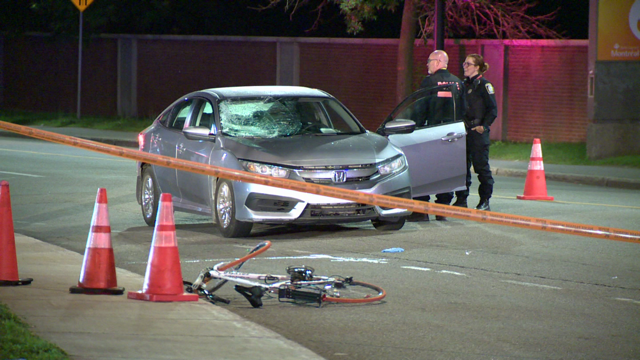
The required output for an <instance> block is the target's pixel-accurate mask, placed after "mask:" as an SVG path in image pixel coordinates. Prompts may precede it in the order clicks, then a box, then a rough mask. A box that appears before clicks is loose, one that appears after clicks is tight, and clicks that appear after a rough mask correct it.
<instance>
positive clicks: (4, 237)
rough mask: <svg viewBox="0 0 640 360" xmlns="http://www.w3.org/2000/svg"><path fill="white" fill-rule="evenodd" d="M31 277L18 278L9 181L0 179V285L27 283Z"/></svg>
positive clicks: (30, 280)
mask: <svg viewBox="0 0 640 360" xmlns="http://www.w3.org/2000/svg"><path fill="white" fill-rule="evenodd" d="M32 281H33V279H31V278H28V279H20V278H18V259H17V255H16V237H15V234H14V232H13V215H11V194H9V182H8V181H6V180H2V181H0V286H16V285H29V284H31V282H32Z"/></svg>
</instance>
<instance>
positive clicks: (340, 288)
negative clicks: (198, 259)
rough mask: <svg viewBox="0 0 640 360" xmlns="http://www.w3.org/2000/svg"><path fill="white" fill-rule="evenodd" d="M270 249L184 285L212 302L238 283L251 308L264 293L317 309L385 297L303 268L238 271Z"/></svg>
mask: <svg viewBox="0 0 640 360" xmlns="http://www.w3.org/2000/svg"><path fill="white" fill-rule="evenodd" d="M270 247H271V242H270V241H264V242H262V243H260V244H258V245H257V246H256V247H254V248H253V249H252V250H251V251H250V252H249V254H247V255H245V256H244V257H242V258H240V259H238V260H235V261H232V262H229V263H226V264H225V263H219V264H216V265H215V266H214V267H213V268H207V269H204V270H203V271H201V272H200V274H199V275H198V278H197V279H196V280H195V281H194V282H193V283H187V282H185V284H189V285H190V288H187V290H188V291H189V290H190V291H191V292H204V293H205V294H207V297H208V298H209V300H211V301H212V302H214V300H213V299H212V295H210V294H212V293H213V292H214V291H216V290H218V289H219V288H220V287H222V285H224V284H225V283H226V282H228V281H232V282H234V283H236V284H237V285H236V287H235V289H236V291H238V292H239V293H240V294H242V295H244V296H245V297H246V298H247V300H249V302H251V305H252V306H254V307H260V306H262V301H261V300H260V298H261V297H262V295H263V294H264V293H266V292H269V293H277V294H278V299H279V300H281V301H282V300H283V299H286V300H292V301H303V302H317V303H318V305H319V306H321V305H322V303H323V302H335V303H371V302H376V301H380V300H382V299H383V298H384V297H385V296H386V292H385V291H384V289H382V288H380V287H379V286H376V285H372V284H368V283H364V282H360V281H354V280H353V279H352V278H351V277H344V278H343V277H329V276H318V275H313V268H310V267H305V266H300V267H292V266H289V267H288V268H287V271H288V272H289V275H273V274H257V273H243V272H239V271H238V270H239V269H240V268H241V267H242V265H244V263H245V262H247V261H248V260H250V259H252V258H254V257H256V256H258V255H260V254H262V253H263V252H265V251H267V250H268V249H269V248H270ZM232 268H233V269H232ZM230 269H231V270H230ZM302 272H304V274H302ZM212 280H217V283H216V284H214V285H213V286H207V284H208V283H210V282H211V281H212ZM245 286H248V287H245ZM239 288H240V289H239ZM348 290H351V291H348ZM353 290H356V291H355V292H354V293H357V294H358V295H357V296H356V297H353V296H354V295H350V296H347V295H346V293H351V292H353ZM218 300H219V301H223V302H227V303H228V301H226V300H224V299H222V298H218Z"/></svg>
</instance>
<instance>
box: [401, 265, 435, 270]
mask: <svg viewBox="0 0 640 360" xmlns="http://www.w3.org/2000/svg"><path fill="white" fill-rule="evenodd" d="M402 268H403V269H409V270H420V271H431V269H429V268H422V267H417V266H402Z"/></svg>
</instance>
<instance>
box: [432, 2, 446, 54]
mask: <svg viewBox="0 0 640 360" xmlns="http://www.w3.org/2000/svg"><path fill="white" fill-rule="evenodd" d="M435 1H436V16H435V18H436V21H435V24H434V25H435V29H434V31H433V37H434V40H435V43H436V48H435V50H444V14H445V0H435Z"/></svg>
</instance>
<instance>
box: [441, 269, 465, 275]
mask: <svg viewBox="0 0 640 360" xmlns="http://www.w3.org/2000/svg"><path fill="white" fill-rule="evenodd" d="M438 272H439V273H441V274H449V275H456V276H467V275H466V274H463V273H459V272H455V271H449V270H440V271H438Z"/></svg>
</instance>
